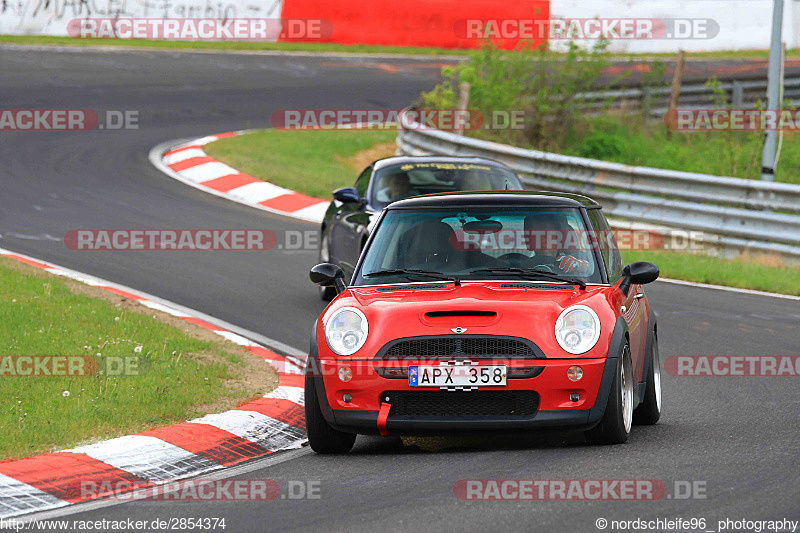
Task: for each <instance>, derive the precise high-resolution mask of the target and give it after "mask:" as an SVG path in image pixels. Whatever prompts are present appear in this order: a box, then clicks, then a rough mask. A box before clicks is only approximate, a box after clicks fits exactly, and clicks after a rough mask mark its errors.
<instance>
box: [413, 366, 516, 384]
mask: <svg viewBox="0 0 800 533" xmlns="http://www.w3.org/2000/svg"><path fill="white" fill-rule="evenodd" d="M507 374H508V372H507V371H506V365H412V366H409V367H408V384H409V385H410V386H412V387H505V386H506V377H507Z"/></svg>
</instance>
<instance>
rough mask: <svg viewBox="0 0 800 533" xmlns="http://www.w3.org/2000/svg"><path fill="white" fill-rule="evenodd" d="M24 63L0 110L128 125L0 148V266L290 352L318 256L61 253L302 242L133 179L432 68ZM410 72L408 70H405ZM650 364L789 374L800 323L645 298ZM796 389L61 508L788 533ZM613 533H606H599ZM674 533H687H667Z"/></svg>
mask: <svg viewBox="0 0 800 533" xmlns="http://www.w3.org/2000/svg"><path fill="white" fill-rule="evenodd" d="M370 62H371V60H369V59H363V60H362V59H342V58H337V59H336V60H335V61H332V60H331V59H330V58H315V57H298V56H292V57H289V56H265V55H235V56H225V55H219V54H206V53H202V54H181V53H172V52H119V51H118V52H113V53H109V52H87V51H81V52H77V51H30V50H22V49H16V48H11V47H6V48H0V102H1V103H2V107H3V108H11V109H14V108H87V109H94V110H139V115H140V127H139V129H138V130H127V131H115V132H111V131H90V132H58V133H44V132H19V133H7V132H0V191H2V193H0V246H2V247H4V248H8V249H11V250H14V251H18V252H21V253H26V254H30V255H33V256H35V257H39V258H42V259H45V260H49V261H52V262H55V263H57V264H60V265H63V266H66V267H69V268H74V269H76V270H80V271H84V272H87V273H90V274H93V275H96V276H99V277H102V278H105V279H108V280H111V281H114V282H118V283H122V284H124V285H128V286H130V287H133V288H136V289H139V290H142V291H145V292H148V293H150V294H154V295H157V296H160V297H162V298H165V299H168V300H172V301H175V302H177V303H179V304H182V305H185V306H188V307H191V308H194V309H197V310H199V311H202V312H204V313H207V314H209V315H212V316H215V317H218V318H220V319H222V320H225V321H228V322H231V323H233V324H236V325H238V326H240V327H243V328H247V329H250V330H252V331H255V332H257V333H260V334H262V335H265V336H267V337H270V338H273V339H277V340H279V341H281V342H284V343H286V344H288V345H290V346H295V347H297V348H299V349H305V348H306V347H307V343H308V333H309V330H310V328H311V325H312V323H313V321H314V319H315V318H316V317H317V315H318V314H319V312H320V311H321V310H322V308H323V304H322V302H320V301H319V299H318V298H317V294H316V291H315V290H314V287H313V286H312V285H311V284H310V282H309V281H308V278H307V270H308V268H309V267H310V266H312V265H313V264H314V263H315V260H316V253H314V252H297V253H286V252H282V251H270V252H77V251H71V250H68V249H67V248H66V247H65V246H64V244H63V241H62V238H63V235H64V233H65V232H66V231H67V230H69V229H77V228H173V229H174V228H263V229H271V230H273V231H275V232H276V233H278V234H281V232H284V231H287V230H292V231H297V230H300V231H302V230H308V229H314V225H312V224H307V223H303V222H298V221H294V220H291V219H287V218H284V217H281V216H278V215H272V214H269V213H265V212H261V211H257V210H254V209H250V208H247V207H244V206H240V205H237V204H234V203H231V202H229V201H226V200H223V199H221V198H217V197H215V196H212V195H209V194H206V193H203V192H201V191H198V190H196V189H194V188H191V187H188V186H186V185H183V184H182V183H179V182H177V181H175V180H172V179H170V178H167V177H166V176H164V175H163V174H161V173H160V172H158V171H157V170H155V169H154V168H153V167H152V166H151V165H150V163H149V162H148V160H147V153H148V150H149V149H150V148H151V147H152V146H153V145H155V144H157V143H159V142H163V141H166V140H170V139H177V138H186V137H191V136H200V135H204V134H209V133H218V132H223V131H228V130H234V129H242V128H253V127H266V126H268V125H269V117H270V115H271V113H272V112H273V111H274V110H276V109H282V108H289V109H291V108H321V107H325V108H357V109H363V108H375V107H400V106H403V105H405V104H406V103H408V102H409V101H411V100H413V99H414V98H415V97H416V95H417V94H418V93H419V91H420V90H424V89H427V88H429V87H431V86H432V84H433V83H434V82H435V80H436V78H437V75H438V74H437V72H438V71H437V69H436V68H432V67H430V66H429V65H430V60H429V59H419V60H409V59H395V60H392V59H381V63H382V64H384V65H385V64H390V65H393V68H385V67H375V66H374V65H373V66H370V65H369V63H370ZM415 63H417V64H416V65H415ZM647 292H648V295H649V298H650V301H651V303H652V305H653V306H654V307H655V308H656V310H657V311H658V313H659V332H660V345H661V357H662V360H664V359H665V358H666V357H669V356H671V355H678V354H680V355H718V354H728V355H798V354H799V350H798V339H800V305H798V302H797V301H796V300H785V299H778V298H772V297H765V296H756V295H747V294H741V293H735V292H727V291H718V290H711V289H702V288H696V287H688V286H680V285H672V284H667V283H661V282H657V283H656V284H654V285H652V286H650V287H648V289H647ZM797 383H798V381H797V378H791V377H783V378H733V377H729V378H723V377H715V378H711V377H704V378H686V377H682V378H678V377H671V376H666V375H665V376H664V405H665V413H664V415H663V416H662V419H661V422H660V423H659V424H658V425H656V426H652V427H645V428H643V427H636V428H634V431H633V435H632V437H631V439H630V441H629V442H628V443H627V444H626V445H622V446H614V447H593V446H588V445H586V444H584V443H583V442H582V440H581V438H580V437H579V436H574V435H560V434H552V435H540V436H530V437H513V438H512V437H503V436H484V437H472V438H445V439H418V440H415V441H406V442H405V443H403V442H402V441H400V439H393V438H389V439H380V438H363V437H362V438H359V440H358V442H357V443H356V448H355V450H354V451H353V453H351V454H349V455H346V456H326V457H323V456H316V455H314V454H313V453H311V452H310V451H309V450H308V449H304V450H301V451H295V452H289V453H288V454H287V455H285V457H284V458H283V459H281V458H280V454H279V455H278V456H276V457H275V458H268V459H262V460H259V461H260V462H259V461H257V462H255V463H253V466H252V467H251V470H250V471H248V472H244V473H240V474H239V475H238V476H239V477H240V478H247V479H275V480H277V481H278V482H279V484H280V486H281V487H282V489H284V490H285V489H286V487H287V483H288V482H289V481H290V480H295V481H304V482H305V481H311V482H318V485H319V487H320V498H319V499H312V500H291V499H277V500H275V501H272V502H258V503H257V502H202V503H199V502H198V503H190V502H180V503H175V502H147V503H145V502H134V503H126V504H120V505H115V506H110V507H104V508H99V509H88V510H87V508H83V509H82V508H81V507H80V506H75V507H72V508H70V512H73V513H76V514H72V515H71V516H69V518H71V519H80V520H83V519H86V520H101V519H124V518H128V517H133V518H136V519H149V520H152V519H153V518H164V519H168V518H172V517H184V518H189V517H195V518H196V517H225V519H226V525H227V528H226V529H225V531H235V532H238V531H245V532H250V531H282V530H318V529H319V530H322V529H324V530H329V531H368V530H370V531H375V530H407V529H414V530H431V531H442V530H464V531H472V530H475V531H478V530H481V531H484V530H520V531H522V530H524V531H564V532H572V531H598V529H597V528H596V526H595V521H596V520H597V519H598V518H606V519H608V520H614V519H616V520H619V519H636V518H643V519H656V518H677V517H684V518H692V517H695V518H706V519H707V520H708V527H707V528H706V529H707V530H710V531H716V530H717V524H716V521H717V520H720V519H725V518H732V519H743V518H745V519H750V520H754V519H781V518H790V519H794V520H797V519H800V506H798V503H799V502H800V474H798V470H797V468H796V464H797V461H798V455H799V454H798V451H799V450H800V446H799V445H798V442H800V429H798V428H799V427H800V426H798V412H800V400H799V399H798V394H797ZM461 479H657V480H661V481H663V482H664V483H665V484H666V486H667V491H668V494H669V495H670V496H675V495H676V494H675V492H674V488H673V487H674V482H675V481H692V482H695V481H696V482H701V483H703V482H704V483H705V487H706V491H705V492H706V493H705V496H706V498H705V499H689V500H678V499H675V498H674V497H672V498H664V499H662V500H659V501H647V502H632V501H627V502H619V501H611V502H607V501H570V502H563V501H555V502H464V501H460V500H458V499H457V498H456V497H455V496H454V494H453V485H454V483H455V482H456V481H458V480H461ZM608 530H609V531H611V530H612V529H610V528H609V529H608ZM678 530H681V531H689V530H690V529H688V528H685V529H678Z"/></svg>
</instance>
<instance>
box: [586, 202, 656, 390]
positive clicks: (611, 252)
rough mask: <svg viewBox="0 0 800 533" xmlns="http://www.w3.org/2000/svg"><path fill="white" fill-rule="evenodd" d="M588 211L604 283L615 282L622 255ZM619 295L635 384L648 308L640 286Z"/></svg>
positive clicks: (596, 212)
mask: <svg viewBox="0 0 800 533" xmlns="http://www.w3.org/2000/svg"><path fill="white" fill-rule="evenodd" d="M588 213H589V219H590V220H591V222H592V227H593V229H594V230H595V231H596V235H597V236H598V242H599V244H600V250H601V255H602V256H603V263H605V267H606V272H607V273H608V282H609V283H610V284H612V285H616V284H618V283H619V281H620V279H622V269H623V268H624V267H625V263H624V262H623V260H622V254H621V253H620V251H619V248H617V243H616V241H615V239H614V237H613V235H612V233H611V229H610V227H609V226H608V222H607V221H606V219H605V217H604V216H603V214H602V212H601V211H600V209H589V210H588ZM619 297H620V311H621V314H622V318H623V319H624V320H625V322H626V323H627V324H628V336H629V338H630V348H631V364H632V365H633V375H634V376H635V377H636V382H637V383H638V382H639V381H641V379H642V373H643V372H644V361H645V353H644V351H645V346H646V343H647V328H648V322H649V320H650V317H649V310H648V309H647V305H646V301H645V299H644V289H643V288H642V286H641V285H635V284H634V285H632V286H631V288H630V290H629V291H628V295H627V296H625V295H624V294H622V292H621V291H620V294H619ZM623 308H624V310H623Z"/></svg>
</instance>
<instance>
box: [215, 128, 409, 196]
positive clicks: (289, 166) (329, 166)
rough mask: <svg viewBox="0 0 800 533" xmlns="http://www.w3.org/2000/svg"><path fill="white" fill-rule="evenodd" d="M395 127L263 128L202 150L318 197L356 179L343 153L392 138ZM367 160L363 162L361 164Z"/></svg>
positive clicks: (253, 173) (349, 154)
mask: <svg viewBox="0 0 800 533" xmlns="http://www.w3.org/2000/svg"><path fill="white" fill-rule="evenodd" d="M395 137H396V132H395V131H394V130H377V129H363V130H294V131H289V130H266V131H258V132H255V133H250V134H247V135H242V136H238V137H229V138H227V139H222V140H219V141H216V142H214V143H211V144H208V145H206V146H205V147H204V150H205V151H206V152H207V153H208V155H210V156H211V157H213V158H215V159H219V160H221V161H223V162H225V163H227V164H228V165H230V166H232V167H233V168H235V169H237V170H240V171H242V172H244V173H245V174H250V175H251V176H253V177H254V178H259V179H262V180H265V181H269V182H270V183H274V184H275V185H280V186H281V187H287V188H289V189H292V190H295V191H298V192H302V193H304V194H308V195H310V196H314V197H317V198H330V196H331V191H332V190H333V189H336V188H338V187H346V186H350V185H353V183H355V180H356V177H357V176H358V172H359V171H360V169H359V170H354V169H353V168H352V167H351V165H349V164H348V162H347V158H350V157H352V156H354V155H355V154H356V153H358V152H360V151H362V150H366V149H368V148H371V147H373V146H375V145H376V144H379V143H387V142H391V141H393V140H394V138H395ZM369 163H371V161H367V162H366V163H365V164H364V165H363V166H364V167H366V165H367V164H369Z"/></svg>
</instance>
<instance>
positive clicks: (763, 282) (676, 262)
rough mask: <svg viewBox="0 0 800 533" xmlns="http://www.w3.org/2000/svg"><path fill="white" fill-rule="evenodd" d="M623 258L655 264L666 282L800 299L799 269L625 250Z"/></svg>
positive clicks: (740, 260) (744, 261)
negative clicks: (692, 283) (737, 289)
mask: <svg viewBox="0 0 800 533" xmlns="http://www.w3.org/2000/svg"><path fill="white" fill-rule="evenodd" d="M622 256H623V258H624V259H625V262H626V263H632V262H634V261H650V262H651V263H655V264H656V265H658V268H659V270H661V276H662V277H665V278H673V279H682V280H686V281H696V282H698V283H710V284H712V285H725V286H727V287H739V288H741V289H754V290H759V291H766V292H778V293H782V294H793V295H795V296H800V268H791V267H786V266H779V265H777V264H769V263H768V262H766V261H763V260H758V259H747V258H741V259H733V260H726V259H720V258H718V257H711V256H707V255H700V254H692V253H680V252H665V251H643V250H625V251H623V252H622Z"/></svg>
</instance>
